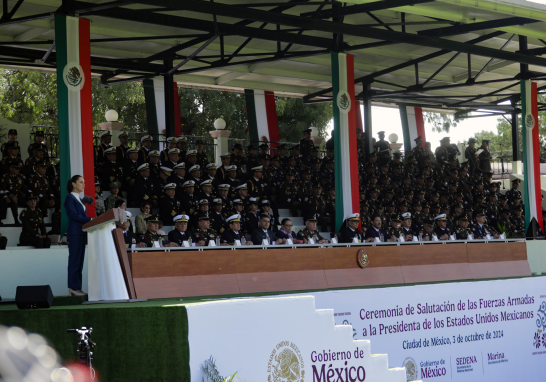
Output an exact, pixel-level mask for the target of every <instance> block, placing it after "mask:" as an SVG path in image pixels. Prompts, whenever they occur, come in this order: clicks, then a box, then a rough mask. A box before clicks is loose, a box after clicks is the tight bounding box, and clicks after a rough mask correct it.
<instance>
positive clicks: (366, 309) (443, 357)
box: [312, 277, 546, 382]
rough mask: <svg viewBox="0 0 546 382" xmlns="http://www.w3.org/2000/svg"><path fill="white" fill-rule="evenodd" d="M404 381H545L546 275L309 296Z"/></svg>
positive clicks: (331, 292) (318, 307)
mask: <svg viewBox="0 0 546 382" xmlns="http://www.w3.org/2000/svg"><path fill="white" fill-rule="evenodd" d="M312 295H314V296H315V301H316V307H317V309H326V308H328V309H332V308H333V309H334V312H335V322H336V324H337V325H342V324H350V325H352V326H353V338H354V339H369V340H370V341H371V344H372V348H373V351H374V352H378V353H388V355H389V365H390V366H391V367H394V366H405V367H406V368H407V379H408V380H412V379H422V380H423V381H425V380H434V381H447V380H460V381H469V382H470V381H543V380H544V378H545V377H544V365H546V278H545V277H532V278H522V279H511V280H495V281H481V282H465V283H449V284H435V285H418V286H410V287H397V288H380V289H357V290H354V289H353V290H339V291H329V292H318V293H312Z"/></svg>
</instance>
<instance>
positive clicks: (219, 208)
mask: <svg viewBox="0 0 546 382" xmlns="http://www.w3.org/2000/svg"><path fill="white" fill-rule="evenodd" d="M223 209H224V204H223V202H222V199H221V198H215V199H213V200H212V209H211V211H210V212H209V215H210V224H211V227H212V229H214V230H215V231H216V232H218V233H219V234H221V233H222V232H224V230H225V229H226V213H225V212H224V211H223Z"/></svg>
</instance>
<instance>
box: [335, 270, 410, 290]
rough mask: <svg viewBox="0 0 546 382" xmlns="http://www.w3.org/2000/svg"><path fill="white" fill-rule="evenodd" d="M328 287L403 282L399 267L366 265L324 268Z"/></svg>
mask: <svg viewBox="0 0 546 382" xmlns="http://www.w3.org/2000/svg"><path fill="white" fill-rule="evenodd" d="M324 274H325V275H326V281H327V282H328V288H347V287H356V286H369V285H392V284H403V283H404V276H403V275H402V269H401V268H400V267H372V268H370V267H366V268H364V269H362V268H360V267H358V266H357V268H356V269H325V270H324Z"/></svg>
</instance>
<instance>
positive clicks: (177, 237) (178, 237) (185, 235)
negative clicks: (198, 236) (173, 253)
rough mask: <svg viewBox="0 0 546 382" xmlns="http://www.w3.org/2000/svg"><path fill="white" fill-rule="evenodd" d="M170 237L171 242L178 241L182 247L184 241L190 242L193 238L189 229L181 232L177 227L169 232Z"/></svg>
mask: <svg viewBox="0 0 546 382" xmlns="http://www.w3.org/2000/svg"><path fill="white" fill-rule="evenodd" d="M168 237H169V242H170V243H176V244H178V245H179V246H180V247H182V246H183V242H184V241H188V242H189V240H190V239H191V233H190V232H189V231H184V232H180V231H179V230H177V229H176V228H175V229H173V230H172V231H171V232H169V236H168Z"/></svg>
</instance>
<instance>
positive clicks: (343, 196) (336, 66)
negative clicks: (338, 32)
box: [332, 52, 360, 232]
mask: <svg viewBox="0 0 546 382" xmlns="http://www.w3.org/2000/svg"><path fill="white" fill-rule="evenodd" d="M332 89H333V101H334V102H333V104H334V160H335V180H336V221H335V229H336V232H339V230H340V229H341V226H342V224H343V222H344V221H345V218H346V217H347V216H349V215H350V214H353V213H357V212H358V213H359V212H360V204H359V201H358V199H359V194H358V192H359V191H358V153H357V147H356V128H357V125H356V107H357V104H356V102H355V86H354V56H353V55H351V54H344V53H336V52H332Z"/></svg>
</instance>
